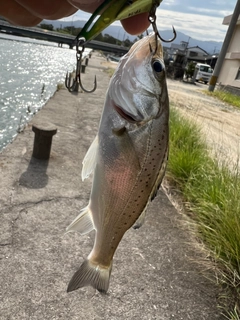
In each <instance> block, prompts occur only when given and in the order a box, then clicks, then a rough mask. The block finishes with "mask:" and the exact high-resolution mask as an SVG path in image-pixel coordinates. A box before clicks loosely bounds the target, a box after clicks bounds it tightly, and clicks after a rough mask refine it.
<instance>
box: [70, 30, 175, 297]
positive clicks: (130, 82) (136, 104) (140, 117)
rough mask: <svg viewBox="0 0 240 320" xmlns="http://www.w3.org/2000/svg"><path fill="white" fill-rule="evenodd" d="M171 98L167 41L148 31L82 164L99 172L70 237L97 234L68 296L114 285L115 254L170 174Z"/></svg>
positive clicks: (122, 65)
mask: <svg viewBox="0 0 240 320" xmlns="http://www.w3.org/2000/svg"><path fill="white" fill-rule="evenodd" d="M168 144H169V99H168V90H167V83H166V71H165V65H164V60H163V49H162V45H161V41H160V40H159V39H158V38H157V37H156V36H155V34H150V35H148V36H146V37H144V38H142V39H141V40H139V41H137V42H136V43H135V44H133V46H132V47H131V48H130V50H129V51H128V53H127V54H126V55H124V56H123V57H122V58H121V60H120V62H119V65H118V67H117V68H116V70H115V73H114V75H113V76H112V78H111V80H110V83H109V87H108V90H107V93H106V97H105V104H104V108H103V112H102V116H101V120H100V124H99V130H98V134H97V136H96V138H95V139H94V141H93V142H92V144H91V146H90V148H89V150H88V151H87V153H86V155H85V158H84V160H83V167H82V180H85V179H86V178H88V177H89V175H90V174H91V173H93V182H92V189H91V195H90V200H89V203H88V205H87V207H85V208H84V209H82V210H81V211H80V214H79V216H78V217H77V218H76V219H75V220H74V221H73V222H72V223H71V224H70V225H69V227H68V228H67V230H66V232H70V231H78V232H80V234H82V235H83V234H87V233H88V232H90V231H92V230H95V240H94V245H93V249H92V251H91V252H90V254H89V256H88V257H87V259H86V260H84V262H83V263H82V265H81V266H80V268H79V269H78V270H77V271H76V272H75V274H74V275H73V277H72V279H71V280H70V282H69V285H68V288H67V292H71V291H73V290H76V289H78V288H82V287H85V286H92V287H93V288H95V289H97V290H98V291H99V292H101V293H106V292H107V290H108V288H109V281H110V275H111V271H112V261H113V256H114V253H115V251H116V249H117V247H118V245H119V243H120V241H121V239H122V237H123V236H124V234H125V232H126V231H127V230H128V229H129V228H131V227H132V226H134V228H139V227H140V226H141V225H142V224H143V222H144V218H145V214H146V208H147V205H148V203H149V202H150V201H151V200H153V199H154V198H155V196H156V194H157V190H158V189H159V187H160V185H161V182H162V179H163V177H164V174H165V170H166V164H167V159H168Z"/></svg>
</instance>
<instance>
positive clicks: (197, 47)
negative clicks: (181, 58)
mask: <svg viewBox="0 0 240 320" xmlns="http://www.w3.org/2000/svg"><path fill="white" fill-rule="evenodd" d="M192 49H200V50H201V51H202V52H204V53H205V54H207V55H208V52H207V51H205V50H204V49H202V48H200V47H199V46H195V47H188V48H187V50H188V51H189V50H190V51H191V50H192ZM192 51H193V50H192Z"/></svg>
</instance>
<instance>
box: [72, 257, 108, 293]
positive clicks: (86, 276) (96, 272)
mask: <svg viewBox="0 0 240 320" xmlns="http://www.w3.org/2000/svg"><path fill="white" fill-rule="evenodd" d="M111 270H112V263H111V264H110V266H109V267H107V268H103V267H100V266H99V265H96V264H93V263H91V261H89V260H85V261H84V262H83V264H82V265H81V267H80V268H79V269H78V271H77V272H75V274H74V275H73V277H72V279H71V281H70V282H69V285H68V288H67V292H71V291H74V290H77V289H78V288H82V287H86V286H89V285H90V286H92V287H93V288H95V289H97V290H98V291H99V292H102V293H106V292H107V290H108V287H109V279H110V275H111Z"/></svg>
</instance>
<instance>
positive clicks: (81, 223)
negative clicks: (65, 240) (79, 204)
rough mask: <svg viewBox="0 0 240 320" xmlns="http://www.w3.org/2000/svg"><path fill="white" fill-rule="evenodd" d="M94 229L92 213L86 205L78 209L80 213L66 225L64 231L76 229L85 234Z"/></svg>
mask: <svg viewBox="0 0 240 320" xmlns="http://www.w3.org/2000/svg"><path fill="white" fill-rule="evenodd" d="M93 229H94V224H93V219H92V213H91V211H90V209H89V207H88V206H87V207H86V208H84V209H82V210H81V211H80V214H79V215H78V216H77V217H76V218H75V219H74V220H73V222H72V223H71V224H70V225H69V226H68V227H67V229H66V232H71V231H78V232H80V233H81V234H86V233H88V232H90V231H92V230H93Z"/></svg>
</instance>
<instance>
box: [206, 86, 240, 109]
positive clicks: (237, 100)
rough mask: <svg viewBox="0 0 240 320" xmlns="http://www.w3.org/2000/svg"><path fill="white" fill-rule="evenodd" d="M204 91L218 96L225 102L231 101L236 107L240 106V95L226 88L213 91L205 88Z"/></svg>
mask: <svg viewBox="0 0 240 320" xmlns="http://www.w3.org/2000/svg"><path fill="white" fill-rule="evenodd" d="M204 92H205V93H206V94H207V95H209V96H212V97H215V98H218V99H219V100H221V101H224V102H226V103H229V104H231V105H233V106H235V107H238V108H240V97H239V96H237V95H235V94H232V93H229V92H227V91H224V90H216V91H213V92H210V91H207V90H205V91H204Z"/></svg>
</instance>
